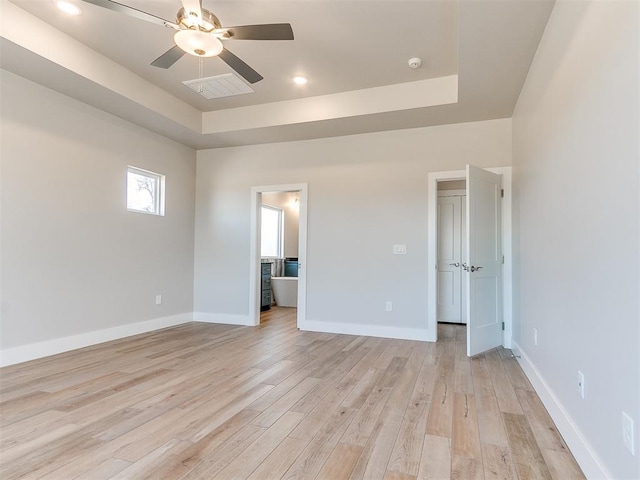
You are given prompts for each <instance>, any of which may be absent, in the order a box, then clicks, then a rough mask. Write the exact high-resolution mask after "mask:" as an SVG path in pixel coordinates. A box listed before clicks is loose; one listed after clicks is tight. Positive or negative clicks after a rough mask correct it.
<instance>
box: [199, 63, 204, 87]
mask: <svg viewBox="0 0 640 480" xmlns="http://www.w3.org/2000/svg"><path fill="white" fill-rule="evenodd" d="M203 71H204V58H202V57H200V58H198V78H199V79H200V80H202V77H204V72H203ZM202 92H204V86H203V85H202V82H200V83H199V84H198V93H202Z"/></svg>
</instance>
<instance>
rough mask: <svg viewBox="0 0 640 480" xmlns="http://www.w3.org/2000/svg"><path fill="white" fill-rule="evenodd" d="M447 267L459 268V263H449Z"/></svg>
mask: <svg viewBox="0 0 640 480" xmlns="http://www.w3.org/2000/svg"><path fill="white" fill-rule="evenodd" d="M449 265H451V266H452V267H459V266H460V263H458V262H456V263H450V264H449Z"/></svg>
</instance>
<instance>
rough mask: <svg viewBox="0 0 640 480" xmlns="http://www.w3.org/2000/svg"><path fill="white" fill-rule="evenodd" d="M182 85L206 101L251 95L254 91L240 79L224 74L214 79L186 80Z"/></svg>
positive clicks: (231, 74) (230, 74)
mask: <svg viewBox="0 0 640 480" xmlns="http://www.w3.org/2000/svg"><path fill="white" fill-rule="evenodd" d="M182 83H184V84H185V85H186V86H187V87H189V88H190V89H191V90H193V91H194V92H196V93H198V94H200V95H202V96H203V97H204V98H206V99H207V100H211V99H213V98H223V97H233V96H235V95H244V94H246V93H253V92H254V91H255V90H254V89H253V88H251V87H250V86H249V85H247V84H246V83H244V82H243V81H242V80H241V79H240V77H237V76H236V75H234V74H233V73H225V74H224V75H217V76H215V77H207V78H197V79H195V80H186V81H184V82H182Z"/></svg>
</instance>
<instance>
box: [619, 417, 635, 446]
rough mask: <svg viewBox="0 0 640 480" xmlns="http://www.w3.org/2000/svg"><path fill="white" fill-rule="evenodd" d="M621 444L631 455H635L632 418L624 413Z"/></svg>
mask: <svg viewBox="0 0 640 480" xmlns="http://www.w3.org/2000/svg"><path fill="white" fill-rule="evenodd" d="M622 442H623V443H624V446H625V447H626V448H627V450H629V451H630V452H631V455H635V454H636V450H635V445H634V439H633V418H631V417H630V416H629V415H627V414H626V413H625V412H622Z"/></svg>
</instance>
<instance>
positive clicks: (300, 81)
mask: <svg viewBox="0 0 640 480" xmlns="http://www.w3.org/2000/svg"><path fill="white" fill-rule="evenodd" d="M308 81H309V80H308V79H307V77H302V76H300V75H298V76H297V77H293V83H295V84H296V85H304V84H306V83H307V82H308Z"/></svg>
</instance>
